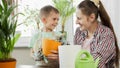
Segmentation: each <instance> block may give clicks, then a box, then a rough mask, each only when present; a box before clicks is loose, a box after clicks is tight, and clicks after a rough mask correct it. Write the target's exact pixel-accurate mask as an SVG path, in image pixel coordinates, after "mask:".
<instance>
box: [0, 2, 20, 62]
mask: <svg viewBox="0 0 120 68" xmlns="http://www.w3.org/2000/svg"><path fill="white" fill-rule="evenodd" d="M16 7H17V6H13V5H8V3H7V1H6V0H2V3H1V4H0V60H6V59H9V58H11V56H10V53H11V52H12V51H13V49H14V44H15V42H16V41H17V40H18V38H19V37H20V34H15V31H16V27H17V20H16V19H15V16H17V15H11V14H12V13H13V11H14V9H15V8H16Z"/></svg>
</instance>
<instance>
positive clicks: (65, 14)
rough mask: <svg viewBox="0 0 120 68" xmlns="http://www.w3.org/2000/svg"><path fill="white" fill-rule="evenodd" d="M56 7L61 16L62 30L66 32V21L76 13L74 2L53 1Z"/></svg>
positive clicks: (69, 0) (67, 0) (66, 0)
mask: <svg viewBox="0 0 120 68" xmlns="http://www.w3.org/2000/svg"><path fill="white" fill-rule="evenodd" d="M52 1H53V3H54V6H55V7H56V8H57V9H58V10H59V12H60V16H61V21H62V22H61V23H62V30H64V25H65V23H66V20H68V18H69V17H70V16H71V15H72V14H73V13H74V12H75V10H76V9H75V7H73V0H52Z"/></svg>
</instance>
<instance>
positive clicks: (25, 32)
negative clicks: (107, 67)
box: [15, 0, 52, 47]
mask: <svg viewBox="0 0 120 68" xmlns="http://www.w3.org/2000/svg"><path fill="white" fill-rule="evenodd" d="M17 1H18V5H19V6H18V9H17V11H18V13H23V14H24V15H25V16H23V15H19V16H18V25H19V24H20V23H23V21H25V19H27V18H26V17H28V15H29V12H31V11H35V10H36V11H38V12H37V13H39V10H40V8H41V7H43V6H45V5H52V0H17ZM25 10H27V11H28V10H30V11H29V12H27V13H28V15H27V14H26V11H25ZM29 21H30V23H33V22H35V21H34V20H33V19H31V20H29ZM32 29H34V28H33V26H32V25H31V26H25V25H23V24H21V25H19V26H18V27H17V32H21V38H20V39H19V41H18V42H17V43H16V45H15V47H26V46H28V45H29V42H30V37H31V35H32V33H33V32H32Z"/></svg>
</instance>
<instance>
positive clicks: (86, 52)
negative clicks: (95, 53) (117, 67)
mask: <svg viewBox="0 0 120 68" xmlns="http://www.w3.org/2000/svg"><path fill="white" fill-rule="evenodd" d="M83 54H85V55H86V57H87V58H89V59H90V60H93V57H92V56H91V54H90V53H89V52H88V51H86V50H81V51H80V52H79V53H78V54H77V57H76V58H77V59H81V55H83Z"/></svg>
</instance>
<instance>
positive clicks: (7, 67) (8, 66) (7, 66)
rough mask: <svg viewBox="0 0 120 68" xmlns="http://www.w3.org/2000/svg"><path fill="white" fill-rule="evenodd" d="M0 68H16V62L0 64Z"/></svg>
mask: <svg viewBox="0 0 120 68" xmlns="http://www.w3.org/2000/svg"><path fill="white" fill-rule="evenodd" d="M0 68H16V61H8V62H7V61H6V62H0Z"/></svg>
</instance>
